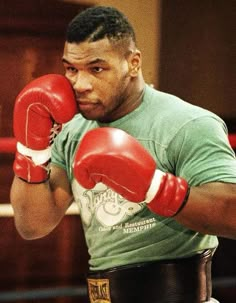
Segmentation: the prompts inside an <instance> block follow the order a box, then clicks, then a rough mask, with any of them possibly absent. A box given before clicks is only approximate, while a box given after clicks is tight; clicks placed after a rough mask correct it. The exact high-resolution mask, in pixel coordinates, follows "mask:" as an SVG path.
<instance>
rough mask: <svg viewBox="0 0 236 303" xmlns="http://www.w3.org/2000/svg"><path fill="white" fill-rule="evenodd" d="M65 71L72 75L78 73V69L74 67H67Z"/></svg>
mask: <svg viewBox="0 0 236 303" xmlns="http://www.w3.org/2000/svg"><path fill="white" fill-rule="evenodd" d="M65 69H66V71H67V72H68V73H71V74H73V73H77V69H76V68H75V67H73V66H66V67H65Z"/></svg>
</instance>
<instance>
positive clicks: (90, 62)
mask: <svg viewBox="0 0 236 303" xmlns="http://www.w3.org/2000/svg"><path fill="white" fill-rule="evenodd" d="M128 58H129V56H125V55H124V54H123V52H122V51H121V50H119V49H115V48H114V46H112V45H111V44H110V42H109V40H108V39H102V40H99V41H96V42H82V43H68V42H66V43H65V48H64V54H63V58H62V61H63V64H64V67H65V76H66V77H67V78H68V79H69V81H70V82H71V84H72V86H73V88H74V91H75V95H76V101H77V102H78V107H79V111H80V113H81V114H82V115H83V116H84V117H85V118H86V119H89V120H98V121H101V122H102V121H103V122H109V121H114V120H116V119H118V118H120V117H121V116H123V115H125V114H126V112H127V111H128V103H129V102H128V98H129V91H130V88H129V86H130V85H129V84H130V82H131V81H132V77H131V76H130V74H129V70H130V66H129V59H128Z"/></svg>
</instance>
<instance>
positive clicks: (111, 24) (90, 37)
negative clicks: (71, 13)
mask: <svg viewBox="0 0 236 303" xmlns="http://www.w3.org/2000/svg"><path fill="white" fill-rule="evenodd" d="M104 38H107V39H108V40H109V41H110V42H111V43H113V44H116V43H117V42H118V43H120V42H121V43H122V45H127V43H130V42H131V41H133V42H134V43H135V44H136V37H135V32H134V29H133V27H132V25H131V24H130V22H129V21H128V19H127V17H126V16H125V15H124V14H122V13H121V12H120V11H118V10H117V9H116V8H114V7H107V6H95V7H91V8H88V9H86V10H84V11H82V12H81V13H80V14H78V15H77V16H75V18H73V19H72V21H71V22H70V23H69V25H68V27H67V31H66V41H67V42H69V43H80V42H85V41H88V42H95V41H98V40H101V39H104Z"/></svg>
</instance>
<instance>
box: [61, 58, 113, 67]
mask: <svg viewBox="0 0 236 303" xmlns="http://www.w3.org/2000/svg"><path fill="white" fill-rule="evenodd" d="M62 62H63V63H66V64H70V65H71V64H72V63H71V62H69V61H68V60H67V59H65V58H62ZM97 63H107V61H106V60H104V59H101V58H96V59H94V60H92V61H90V62H88V63H87V64H86V65H92V64H97Z"/></svg>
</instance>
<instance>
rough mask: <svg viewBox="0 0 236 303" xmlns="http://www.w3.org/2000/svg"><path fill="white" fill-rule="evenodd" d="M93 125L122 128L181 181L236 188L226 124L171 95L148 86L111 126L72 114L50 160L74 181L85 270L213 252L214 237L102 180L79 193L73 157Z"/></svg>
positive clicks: (235, 163) (211, 114)
mask: <svg viewBox="0 0 236 303" xmlns="http://www.w3.org/2000/svg"><path fill="white" fill-rule="evenodd" d="M97 127H115V128H120V129H123V130H124V131H126V132H127V133H129V134H130V135H132V136H133V137H135V138H136V139H137V140H138V141H139V142H140V143H141V144H142V145H143V146H144V147H145V148H146V149H147V150H148V151H149V152H150V154H151V155H152V156H153V158H154V159H155V161H156V163H157V168H159V169H160V170H162V171H164V172H170V173H172V174H174V175H176V176H181V177H183V178H185V179H186V180H187V181H188V183H189V184H190V186H196V185H200V184H203V183H207V182H214V181H222V182H230V183H236V173H235V172H236V161H235V154H234V152H233V150H232V149H231V147H230V145H229V143H228V137H227V129H226V126H225V124H224V122H223V121H222V120H221V119H220V118H219V117H218V116H216V115H215V114H213V113H211V112H209V111H207V110H204V109H202V108H199V107H197V106H193V105H191V104H189V103H187V102H185V101H183V100H181V99H179V98H177V97H175V96H173V95H170V94H166V93H163V92H160V91H157V90H154V89H153V88H151V87H149V86H148V85H146V87H145V93H144V97H143V100H142V103H141V105H140V106H139V107H138V108H137V109H135V110H134V111H133V112H131V113H130V114H128V115H126V116H124V117H122V118H121V119H118V120H116V121H114V122H112V123H109V124H101V123H98V122H97V121H88V120H86V119H84V118H83V117H82V116H81V115H80V114H78V115H76V116H75V117H74V119H73V120H72V121H70V122H69V123H67V124H66V125H65V126H64V127H63V130H62V132H61V133H60V134H59V135H58V136H57V138H56V140H55V143H54V145H53V151H52V163H54V164H56V165H58V166H60V167H62V168H63V169H65V170H66V171H67V174H68V178H69V180H70V182H71V186H72V190H73V194H74V200H75V202H76V203H77V204H78V207H79V210H80V215H81V218H82V223H83V228H84V232H85V238H86V242H87V246H88V251H89V254H90V261H89V263H90V269H92V270H101V269H107V268H111V267H116V266H121V265H126V264H131V263H137V262H146V261H153V260H163V259H173V258H180V257H185V256H190V255H193V254H195V253H197V252H199V251H201V250H203V249H207V248H215V247H217V245H218V240H217V237H215V236H210V235H203V234H200V233H198V232H195V231H192V230H189V229H187V228H185V227H184V226H182V225H181V224H179V223H178V222H176V221H175V220H174V219H173V218H165V217H161V216H158V215H156V214H154V213H152V212H151V211H150V210H149V209H148V208H147V207H146V205H145V203H132V202H129V201H127V200H125V199H123V197H121V196H120V195H118V194H116V193H115V192H113V191H112V190H111V189H110V188H107V186H105V185H103V184H101V183H100V184H97V186H96V187H95V188H93V189H92V190H86V189H84V188H82V187H81V186H80V185H79V184H78V183H77V182H76V181H75V180H74V178H73V170H72V167H73V159H74V155H75V151H76V148H77V146H78V144H79V142H80V139H81V138H82V136H83V135H84V134H85V133H86V132H87V131H88V130H90V129H93V128H97ZM124 176H125V172H124Z"/></svg>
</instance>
